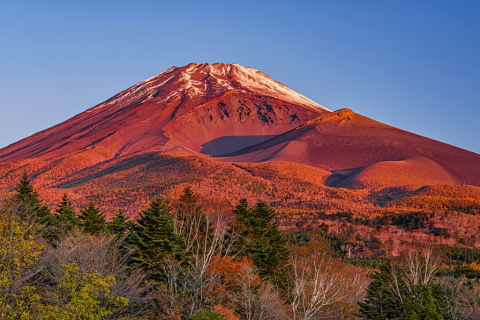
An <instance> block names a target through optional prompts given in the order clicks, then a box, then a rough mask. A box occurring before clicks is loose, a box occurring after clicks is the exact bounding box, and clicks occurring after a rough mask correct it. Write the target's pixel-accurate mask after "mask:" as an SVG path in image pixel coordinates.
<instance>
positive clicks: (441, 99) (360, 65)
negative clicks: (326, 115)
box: [0, 0, 480, 153]
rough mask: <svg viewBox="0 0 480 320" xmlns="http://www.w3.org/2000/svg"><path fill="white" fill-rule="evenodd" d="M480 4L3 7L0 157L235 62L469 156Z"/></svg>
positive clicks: (478, 77)
mask: <svg viewBox="0 0 480 320" xmlns="http://www.w3.org/2000/svg"><path fill="white" fill-rule="evenodd" d="M479 17H480V1H467V0H462V1H454V0H451V1H441V0H435V1H426V0H415V1H407V0H402V1H381V0H377V1H370V0H362V1H358V0H352V1H342V0H338V1H319V0H317V1H302V0H295V1H293V0H292V1H282V0H275V1H261V0H256V1H249V0H242V1H228V0H223V1H208V0H204V1H162V0H156V1H153V0H152V1H146V0H135V1H133V0H132V1H124V0H112V1H99V0H95V1H90V0H82V1H49V0H42V1H38V0H31V1H29V0H21V1H20V0H13V1H11V0H2V1H1V2H0V110H1V116H0V147H4V146H6V145H8V144H10V143H13V142H15V141H17V140H20V139H22V138H24V137H27V136H29V135H31V134H33V133H35V132H37V131H40V130H43V129H46V128H48V127H50V126H52V125H55V124H57V123H59V122H62V121H64V120H66V119H68V118H70V117H72V116H74V115H76V114H78V113H80V112H82V111H84V110H86V109H88V108H90V107H92V106H94V105H96V104H98V103H100V102H102V101H104V100H106V99H108V98H109V97H111V96H112V95H114V94H116V93H117V92H119V91H122V90H124V89H126V88H127V87H129V86H131V85H133V84H135V83H137V82H139V81H142V80H144V79H146V78H148V77H150V76H153V75H154V74H156V73H159V72H161V71H163V70H165V69H167V68H169V67H171V66H172V65H176V66H183V65H185V64H188V63H190V62H197V63H203V62H208V63H215V62H234V63H238V64H241V65H243V66H245V67H253V68H255V69H257V70H261V71H263V72H265V73H266V74H268V75H270V76H271V77H272V78H274V79H276V80H278V81H280V82H282V83H284V84H286V85H288V86H289V87H291V88H293V89H295V90H297V91H298V92H300V93H302V94H304V95H306V96H307V97H309V98H310V99H312V100H314V101H316V102H318V103H320V104H322V105H324V106H325V107H327V108H329V109H331V110H337V109H341V108H351V109H352V110H354V111H355V112H357V113H360V114H363V115H365V116H368V117H370V118H373V119H375V120H378V121H381V122H384V123H386V124H389V125H393V126H396V127H398V128H401V129H404V130H408V131H411V132H414V133H417V134H420V135H423V136H427V137H429V138H433V139H436V140H440V141H443V142H446V143H449V144H453V145H456V146H458V147H461V148H464V149H468V150H471V151H474V152H477V153H480V143H479V140H480V125H479V123H480V19H479Z"/></svg>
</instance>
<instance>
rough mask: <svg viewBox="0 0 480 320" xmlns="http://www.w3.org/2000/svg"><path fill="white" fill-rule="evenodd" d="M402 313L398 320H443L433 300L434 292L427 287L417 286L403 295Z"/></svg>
mask: <svg viewBox="0 0 480 320" xmlns="http://www.w3.org/2000/svg"><path fill="white" fill-rule="evenodd" d="M402 309H403V310H402V312H401V314H400V316H399V317H397V318H398V320H443V316H442V315H441V314H440V313H439V312H438V310H437V305H436V304H435V300H434V299H433V295H432V290H431V288H430V287H429V286H426V285H415V286H413V287H412V288H411V290H410V291H409V292H408V293H405V294H403V304H402Z"/></svg>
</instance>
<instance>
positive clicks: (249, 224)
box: [230, 199, 289, 278]
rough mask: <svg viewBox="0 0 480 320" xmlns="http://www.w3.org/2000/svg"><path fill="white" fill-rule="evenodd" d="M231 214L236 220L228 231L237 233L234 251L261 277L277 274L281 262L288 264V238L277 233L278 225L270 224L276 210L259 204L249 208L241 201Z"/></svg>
mask: <svg viewBox="0 0 480 320" xmlns="http://www.w3.org/2000/svg"><path fill="white" fill-rule="evenodd" d="M233 213H234V214H235V216H236V218H237V221H236V222H234V223H233V224H232V226H231V229H237V230H236V232H239V233H240V236H239V241H238V243H237V250H238V251H241V250H244V252H245V254H246V255H247V256H248V257H249V258H250V259H252V261H253V263H254V264H255V266H256V267H257V269H258V273H259V274H260V276H261V277H262V278H267V277H271V276H273V275H275V274H276V273H278V272H279V271H280V269H281V267H282V264H283V262H285V261H288V257H289V250H288V247H287V239H286V238H285V237H284V236H283V235H282V233H280V231H279V230H278V222H274V221H273V218H274V217H275V211H274V210H273V209H272V208H270V207H269V206H268V205H267V204H266V203H265V202H261V201H260V202H258V203H257V205H256V206H254V207H252V208H250V207H249V206H248V202H247V200H246V199H242V200H240V203H239V204H238V205H237V206H236V207H235V208H234V209H233ZM230 233H232V231H230Z"/></svg>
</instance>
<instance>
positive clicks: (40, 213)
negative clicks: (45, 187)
mask: <svg viewBox="0 0 480 320" xmlns="http://www.w3.org/2000/svg"><path fill="white" fill-rule="evenodd" d="M16 192H17V193H16V194H15V195H14V197H13V205H15V206H16V207H17V210H18V213H19V215H20V216H21V218H22V219H24V220H26V221H33V222H34V223H37V224H40V225H42V226H44V227H48V226H49V225H51V224H52V222H53V216H52V213H51V212H50V209H49V208H48V207H47V206H45V205H42V200H40V196H39V194H38V193H37V192H36V191H35V190H34V188H33V186H32V184H31V183H30V180H29V177H28V174H27V173H26V172H24V173H23V175H22V177H21V179H20V182H19V184H18V185H17V187H16Z"/></svg>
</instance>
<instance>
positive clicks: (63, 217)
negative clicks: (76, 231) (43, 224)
mask: <svg viewBox="0 0 480 320" xmlns="http://www.w3.org/2000/svg"><path fill="white" fill-rule="evenodd" d="M55 211H56V212H57V213H58V214H57V215H55V216H54V217H55V224H56V227H57V228H59V229H60V230H61V231H62V232H64V233H65V232H68V231H71V230H72V229H73V228H75V227H78V226H80V218H79V217H78V216H77V214H76V213H75V209H74V208H73V204H72V201H71V200H70V199H69V198H68V196H67V194H66V193H64V194H63V197H62V201H61V202H60V203H59V204H58V208H57V210H55Z"/></svg>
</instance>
